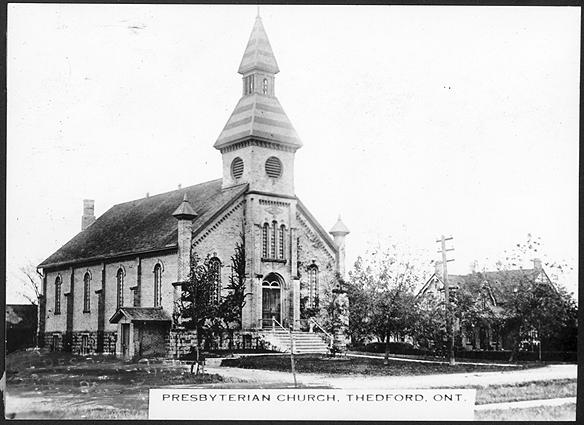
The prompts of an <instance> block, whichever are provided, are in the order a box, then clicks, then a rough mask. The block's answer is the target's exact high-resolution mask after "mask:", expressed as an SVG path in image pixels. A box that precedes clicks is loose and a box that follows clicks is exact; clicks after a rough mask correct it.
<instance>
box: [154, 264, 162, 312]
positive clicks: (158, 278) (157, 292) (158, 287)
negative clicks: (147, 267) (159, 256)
mask: <svg viewBox="0 0 584 425" xmlns="http://www.w3.org/2000/svg"><path fill="white" fill-rule="evenodd" d="M160 305H162V266H161V265H160V263H158V264H156V265H155V266H154V307H159V306H160Z"/></svg>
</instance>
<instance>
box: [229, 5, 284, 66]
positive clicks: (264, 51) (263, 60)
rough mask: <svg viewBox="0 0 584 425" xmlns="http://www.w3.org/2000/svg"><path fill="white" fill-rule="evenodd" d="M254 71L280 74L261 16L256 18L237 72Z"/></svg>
mask: <svg viewBox="0 0 584 425" xmlns="http://www.w3.org/2000/svg"><path fill="white" fill-rule="evenodd" d="M253 69H258V70H262V71H267V72H270V73H272V74H277V73H278V72H280V69H279V68H278V63H277V62H276V57H275V56H274V52H273V51H272V46H271V45H270V40H268V35H267V34H266V30H265V29H264V25H263V24H262V18H260V17H259V15H258V16H257V17H256V20H255V24H254V26H253V29H252V30H251V35H250V36H249V41H248V42H247V46H246V48H245V53H244V54H243V58H242V59H241V63H240V64H239V69H238V70H237V72H239V73H240V74H245V73H246V72H249V71H251V70H253Z"/></svg>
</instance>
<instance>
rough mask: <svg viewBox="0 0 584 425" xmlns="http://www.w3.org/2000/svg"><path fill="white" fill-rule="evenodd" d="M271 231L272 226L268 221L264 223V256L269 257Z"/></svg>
mask: <svg viewBox="0 0 584 425" xmlns="http://www.w3.org/2000/svg"><path fill="white" fill-rule="evenodd" d="M269 233H270V226H269V225H268V223H264V227H263V228H262V258H268V244H269V241H268V237H269Z"/></svg>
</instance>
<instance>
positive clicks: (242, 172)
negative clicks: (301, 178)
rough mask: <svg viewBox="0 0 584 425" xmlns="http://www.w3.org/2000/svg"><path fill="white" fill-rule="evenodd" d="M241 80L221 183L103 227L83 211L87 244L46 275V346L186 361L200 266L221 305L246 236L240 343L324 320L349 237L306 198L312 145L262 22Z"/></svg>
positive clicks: (52, 263) (76, 244)
mask: <svg viewBox="0 0 584 425" xmlns="http://www.w3.org/2000/svg"><path fill="white" fill-rule="evenodd" d="M238 72H239V74H241V75H242V77H243V95H242V96H241V98H240V99H239V101H238V103H237V105H236V106H235V109H234V111H233V113H232V114H231V116H230V117H229V119H228V120H227V124H226V125H225V127H224V128H223V130H222V131H221V133H220V135H219V137H218V138H217V140H216V141H215V143H214V145H213V147H214V148H215V149H217V150H218V151H219V153H220V154H221V156H222V159H223V167H222V168H223V175H222V177H221V178H220V179H217V180H212V181H208V182H204V183H200V184H197V185H194V186H190V187H185V188H179V189H178V190H174V191H172V192H167V193H162V194H158V195H154V196H147V197H145V198H142V199H136V200H133V201H129V202H125V203H122V204H118V205H114V206H113V207H111V208H110V209H109V210H108V211H106V212H105V213H104V214H103V215H102V216H100V217H98V218H97V219H96V218H95V216H94V204H93V201H90V200H86V201H84V211H83V217H82V226H81V227H82V228H81V232H80V233H78V234H77V235H76V236H75V237H74V238H73V239H71V240H70V241H69V242H67V243H66V244H65V245H64V246H63V247H61V248H60V249H59V250H58V251H57V252H55V253H54V254H52V255H51V256H50V257H48V258H47V259H46V260H45V261H43V262H42V263H41V264H40V265H39V269H41V270H42V273H43V276H44V279H43V294H44V296H43V299H42V302H41V304H40V315H39V317H40V330H41V338H42V340H43V342H44V344H45V346H47V347H51V348H52V349H54V350H68V351H73V352H74V353H80V354H91V353H110V354H113V353H116V354H117V355H118V356H121V357H126V358H132V357H136V356H176V355H178V354H180V351H181V350H183V352H184V351H185V350H187V349H188V348H189V347H188V345H189V343H190V342H192V341H191V340H189V339H188V338H183V336H181V331H180V326H179V324H177V323H176V321H175V320H174V319H173V314H174V313H175V311H174V309H175V308H176V305H175V302H176V301H177V299H178V298H179V297H180V294H181V289H180V282H183V281H185V280H186V279H188V275H189V264H190V258H191V255H192V253H196V254H197V255H198V256H199V257H200V258H206V257H207V256H209V257H210V260H209V264H210V265H211V269H212V270H214V273H216V285H215V286H216V287H214V288H213V294H214V295H213V296H214V297H221V296H222V295H225V294H226V291H228V289H227V288H226V286H227V284H228V279H229V276H230V273H231V268H230V260H231V257H232V255H233V254H234V251H235V247H236V244H237V243H238V241H240V240H242V235H243V236H244V238H243V240H245V252H246V258H245V264H246V293H247V295H246V302H245V305H244V307H243V311H242V317H241V323H242V325H241V330H240V331H239V334H240V336H241V337H242V338H243V337H248V340H249V339H250V338H251V337H254V338H255V339H256V340H257V338H260V337H262V336H266V337H269V335H268V334H269V332H270V331H271V330H272V326H273V319H272V318H274V319H275V320H276V321H277V322H278V323H279V324H280V325H281V326H282V327H283V328H288V327H290V326H292V327H293V329H294V330H295V332H298V333H299V334H300V333H301V331H302V330H306V328H307V320H306V318H307V315H308V316H310V315H314V316H316V317H317V319H318V316H319V314H320V315H322V314H324V312H323V311H322V310H324V309H325V308H324V306H326V305H327V303H330V302H331V301H332V299H333V296H334V295H333V288H335V287H336V286H337V283H338V277H339V276H343V274H344V243H345V242H344V239H345V236H346V235H347V234H348V233H349V231H348V229H347V228H346V227H345V225H344V224H343V223H342V222H341V220H340V218H339V220H338V222H337V223H336V224H335V225H334V226H333V227H332V229H331V230H330V231H329V232H328V233H327V231H326V230H325V229H324V228H323V227H322V226H321V225H320V224H319V223H318V221H317V220H316V219H315V218H314V216H313V215H312V214H311V213H310V212H309V211H308V209H307V208H306V206H305V205H304V204H303V203H302V202H301V201H300V199H299V198H298V197H297V196H296V193H295V190H294V156H295V153H296V151H297V150H298V149H300V148H301V147H302V143H301V141H300V139H299V137H298V135H297V134H296V131H295V130H294V127H293V126H292V124H291V123H290V120H289V119H288V117H287V116H286V113H285V112H284V110H283V108H282V106H281V105H280V102H279V101H278V99H277V98H276V95H275V76H276V74H277V73H278V72H279V68H278V64H277V62H276V58H275V56H274V54H273V52H272V48H271V46H270V42H269V41H268V37H267V35H266V32H265V30H264V27H263V24H262V21H261V18H260V17H259V16H258V17H257V18H256V21H255V24H254V27H253V30H252V33H251V36H250V39H249V42H248V43H247V47H246V49H245V52H244V55H243V58H242V60H241V64H240V66H239V70H238ZM329 233H330V235H329ZM331 235H332V237H331ZM319 306H320V310H321V311H319ZM307 312H308V313H307ZM310 328H311V329H312V326H310ZM185 341H187V344H185V343H184V342H185ZM179 342H180V344H179ZM185 345H187V347H185Z"/></svg>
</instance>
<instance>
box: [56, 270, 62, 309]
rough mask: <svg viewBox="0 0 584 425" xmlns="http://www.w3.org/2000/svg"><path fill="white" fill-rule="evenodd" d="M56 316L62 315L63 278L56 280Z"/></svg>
mask: <svg viewBox="0 0 584 425" xmlns="http://www.w3.org/2000/svg"><path fill="white" fill-rule="evenodd" d="M55 314H61V276H57V278H56V279H55Z"/></svg>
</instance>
